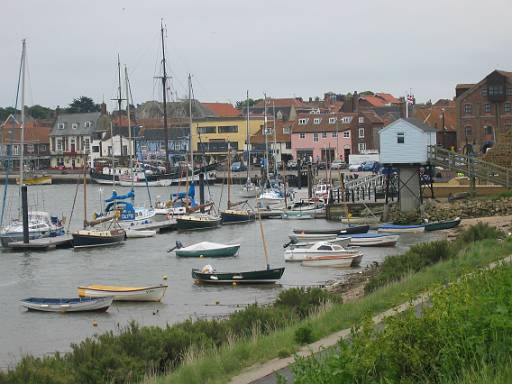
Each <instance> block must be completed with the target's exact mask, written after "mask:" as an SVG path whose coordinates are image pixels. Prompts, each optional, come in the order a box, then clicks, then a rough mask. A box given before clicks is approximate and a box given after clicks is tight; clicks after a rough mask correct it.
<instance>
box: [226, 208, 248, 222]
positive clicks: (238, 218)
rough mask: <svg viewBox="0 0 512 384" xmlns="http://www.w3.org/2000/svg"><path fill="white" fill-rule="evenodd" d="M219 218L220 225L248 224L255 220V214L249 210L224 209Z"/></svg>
mask: <svg viewBox="0 0 512 384" xmlns="http://www.w3.org/2000/svg"><path fill="white" fill-rule="evenodd" d="M220 216H221V218H222V224H239V223H248V222H251V221H254V220H256V214H255V213H254V211H252V210H250V209H226V210H225V211H222V212H221V213H220Z"/></svg>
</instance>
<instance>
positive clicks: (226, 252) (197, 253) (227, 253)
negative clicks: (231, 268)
mask: <svg viewBox="0 0 512 384" xmlns="http://www.w3.org/2000/svg"><path fill="white" fill-rule="evenodd" d="M239 249H240V244H235V245H232V246H227V247H222V248H217V249H196V250H186V249H177V250H176V256H179V257H231V256H235V255H236V254H237V252H238V250H239Z"/></svg>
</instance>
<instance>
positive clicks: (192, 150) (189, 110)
mask: <svg viewBox="0 0 512 384" xmlns="http://www.w3.org/2000/svg"><path fill="white" fill-rule="evenodd" d="M188 118H189V126H190V135H189V137H190V140H189V146H190V166H191V168H192V183H194V148H193V146H192V76H191V75H190V73H189V74H188Z"/></svg>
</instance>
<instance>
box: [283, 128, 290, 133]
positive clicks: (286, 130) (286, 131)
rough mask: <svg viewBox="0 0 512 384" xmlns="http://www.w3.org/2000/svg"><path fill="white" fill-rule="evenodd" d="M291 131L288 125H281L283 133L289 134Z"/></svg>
mask: <svg viewBox="0 0 512 384" xmlns="http://www.w3.org/2000/svg"><path fill="white" fill-rule="evenodd" d="M290 133H291V128H290V127H283V135H289V134H290Z"/></svg>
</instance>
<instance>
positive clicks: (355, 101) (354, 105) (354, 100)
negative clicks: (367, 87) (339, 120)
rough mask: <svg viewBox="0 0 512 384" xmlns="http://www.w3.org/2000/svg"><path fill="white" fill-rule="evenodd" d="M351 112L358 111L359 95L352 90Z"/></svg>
mask: <svg viewBox="0 0 512 384" xmlns="http://www.w3.org/2000/svg"><path fill="white" fill-rule="evenodd" d="M352 112H355V113H358V112H359V95H358V94H357V91H354V93H353V95H352Z"/></svg>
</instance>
